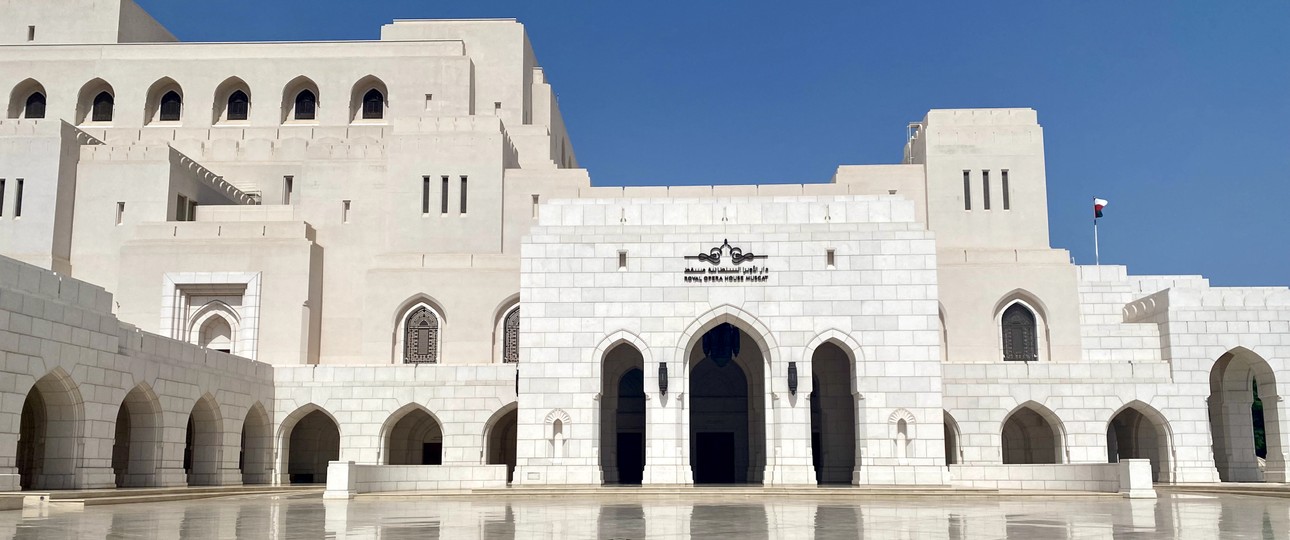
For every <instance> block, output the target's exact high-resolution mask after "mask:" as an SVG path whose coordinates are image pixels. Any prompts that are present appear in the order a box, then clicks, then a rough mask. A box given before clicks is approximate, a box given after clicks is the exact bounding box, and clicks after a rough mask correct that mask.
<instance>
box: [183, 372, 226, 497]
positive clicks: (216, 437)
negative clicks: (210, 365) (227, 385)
mask: <svg viewBox="0 0 1290 540" xmlns="http://www.w3.org/2000/svg"><path fill="white" fill-rule="evenodd" d="M223 456H224V417H223V415H222V414H221V412H220V407H219V403H218V402H217V401H216V400H215V396H212V395H211V394H210V393H206V394H203V395H202V397H200V398H198V399H197V401H196V402H195V403H193V407H192V411H191V412H190V413H189V415H188V428H187V434H186V436H185V445H184V471H185V472H186V473H187V475H188V485H190V486H215V485H219V476H220V475H219V473H220V467H221V464H222V463H223Z"/></svg>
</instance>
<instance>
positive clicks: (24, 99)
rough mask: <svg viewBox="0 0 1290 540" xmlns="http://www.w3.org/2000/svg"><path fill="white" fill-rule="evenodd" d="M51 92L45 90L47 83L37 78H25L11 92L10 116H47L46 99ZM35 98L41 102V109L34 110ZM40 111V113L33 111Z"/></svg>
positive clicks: (33, 117) (35, 117) (37, 117)
mask: <svg viewBox="0 0 1290 540" xmlns="http://www.w3.org/2000/svg"><path fill="white" fill-rule="evenodd" d="M48 97H49V93H48V92H46V91H45V85H43V84H41V83H40V81H37V80H36V79H24V80H23V81H22V82H20V83H18V84H17V85H15V86H14V87H13V91H12V92H10V93H9V118H31V119H33V120H34V119H39V118H44V117H45V109H46V100H47V99H48ZM33 98H35V99H36V101H38V102H39V111H33V110H32V109H31V106H32V105H33ZM36 112H38V113H39V115H34V114H33V113H36Z"/></svg>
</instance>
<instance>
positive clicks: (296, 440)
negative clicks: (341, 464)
mask: <svg viewBox="0 0 1290 540" xmlns="http://www.w3.org/2000/svg"><path fill="white" fill-rule="evenodd" d="M282 429H283V430H284V432H285V433H286V435H285V436H284V437H283V438H282V441H283V442H285V443H286V444H282V446H283V448H281V449H280V450H279V453H280V454H281V455H285V456H286V461H287V462H286V467H285V469H286V480H287V481H288V482H290V483H292V484H323V483H326V482H327V464H328V463H330V462H332V461H336V460H339V459H340V428H339V427H338V426H337V425H336V422H335V421H334V420H332V417H331V416H330V415H328V414H327V413H326V412H323V411H322V410H321V409H318V408H317V407H313V406H310V407H308V408H303V409H300V410H298V411H296V412H295V413H292V415H291V416H290V417H288V418H287V420H286V421H284V422H283V427H282Z"/></svg>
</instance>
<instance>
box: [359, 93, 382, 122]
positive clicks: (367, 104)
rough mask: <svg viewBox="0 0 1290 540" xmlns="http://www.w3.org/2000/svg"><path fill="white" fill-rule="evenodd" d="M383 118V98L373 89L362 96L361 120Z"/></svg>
mask: <svg viewBox="0 0 1290 540" xmlns="http://www.w3.org/2000/svg"><path fill="white" fill-rule="evenodd" d="M382 118H385V96H384V95H382V94H381V91H380V90H377V89H375V88H373V89H371V90H368V91H367V95H364V96H363V119H364V120H380V119H382Z"/></svg>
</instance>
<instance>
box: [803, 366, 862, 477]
mask: <svg viewBox="0 0 1290 540" xmlns="http://www.w3.org/2000/svg"><path fill="white" fill-rule="evenodd" d="M852 364H853V360H852V359H851V356H850V355H848V354H847V353H846V351H844V350H843V349H842V348H841V347H839V346H838V345H837V344H835V343H833V342H826V343H824V344H823V345H820V346H819V347H818V348H816V349H815V352H814V353H813V354H812V355H811V365H812V366H813V367H812V370H813V373H814V376H813V378H812V383H811V461H812V464H813V465H814V466H815V481H816V482H818V483H820V484H850V483H851V473H852V472H853V471H854V470H855V463H856V406H855V398H854V396H853V394H852V392H851V381H852V376H851V366H852Z"/></svg>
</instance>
